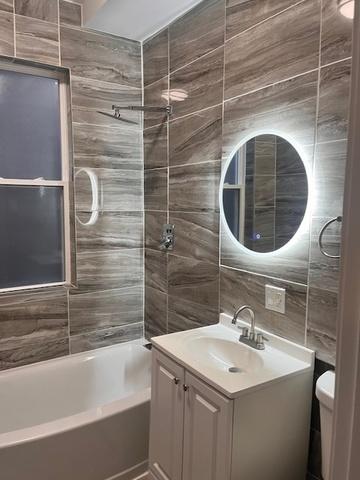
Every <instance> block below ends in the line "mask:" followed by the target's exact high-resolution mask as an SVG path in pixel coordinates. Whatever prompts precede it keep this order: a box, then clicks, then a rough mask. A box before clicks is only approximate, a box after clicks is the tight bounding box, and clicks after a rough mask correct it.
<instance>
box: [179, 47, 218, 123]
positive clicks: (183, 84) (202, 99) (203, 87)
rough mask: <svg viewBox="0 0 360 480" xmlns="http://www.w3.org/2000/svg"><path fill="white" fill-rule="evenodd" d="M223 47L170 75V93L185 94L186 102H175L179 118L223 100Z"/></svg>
mask: <svg viewBox="0 0 360 480" xmlns="http://www.w3.org/2000/svg"><path fill="white" fill-rule="evenodd" d="M223 70H224V50H223V47H221V48H218V49H216V50H214V51H213V52H211V53H209V54H208V55H206V56H205V57H202V58H200V59H198V60H196V61H195V62H193V63H191V64H190V65H187V66H185V67H183V68H181V69H180V70H177V71H176V72H175V73H173V74H172V75H170V92H171V91H172V90H176V91H182V92H184V96H186V98H185V100H183V101H181V102H180V101H179V102H175V101H173V102H172V103H173V106H174V114H173V117H172V118H174V119H175V118H178V117H181V116H184V115H188V114H189V113H193V112H197V111H199V110H202V109H204V108H207V107H211V106H214V105H218V104H220V103H221V102H222V98H223Z"/></svg>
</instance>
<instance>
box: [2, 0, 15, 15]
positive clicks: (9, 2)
mask: <svg viewBox="0 0 360 480" xmlns="http://www.w3.org/2000/svg"><path fill="white" fill-rule="evenodd" d="M0 10H1V11H3V12H9V13H13V12H14V0H0Z"/></svg>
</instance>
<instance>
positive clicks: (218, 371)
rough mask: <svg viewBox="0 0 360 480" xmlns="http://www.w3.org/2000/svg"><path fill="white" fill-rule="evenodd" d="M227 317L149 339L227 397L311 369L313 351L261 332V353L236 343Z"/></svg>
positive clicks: (236, 330)
mask: <svg viewBox="0 0 360 480" xmlns="http://www.w3.org/2000/svg"><path fill="white" fill-rule="evenodd" d="M241 326H248V325H247V324H246V323H244V322H241V321H240V322H238V326H237V327H235V326H234V325H232V324H231V318H230V317H229V316H228V315H224V314H222V315H220V322H219V323H218V324H217V325H211V326H209V327H203V328H196V329H194V330H187V331H185V332H179V333H172V334H170V335H162V336H160V337H154V338H152V342H153V344H154V346H155V347H156V348H158V349H159V350H161V351H162V352H164V353H165V354H166V355H168V356H169V357H172V358H173V359H174V360H175V361H177V362H178V363H179V364H182V365H183V366H184V367H186V369H187V370H189V371H191V372H193V373H194V374H195V375H197V376H199V377H200V378H203V379H204V380H205V381H206V382H207V383H209V384H211V385H213V386H214V387H215V388H217V389H218V390H219V391H221V392H222V393H223V394H224V395H226V396H227V397H229V398H236V397H238V396H240V395H242V394H244V393H245V392H248V391H249V390H252V389H254V388H260V387H261V386H264V385H266V384H268V383H269V382H273V381H276V380H278V379H280V378H285V377H287V376H290V375H297V374H299V373H304V372H305V371H310V370H312V369H313V363H314V352H313V351H311V350H309V349H307V348H305V347H302V346H301V345H297V344H295V343H293V342H290V341H288V340H285V339H283V338H280V337H277V336H275V335H272V334H270V333H268V332H265V331H264V330H261V329H257V331H258V332H262V333H264V335H265V336H266V337H267V338H268V339H269V341H268V342H266V345H265V350H255V349H253V348H251V347H249V346H247V345H244V344H242V343H240V342H239V336H240V331H239V327H241Z"/></svg>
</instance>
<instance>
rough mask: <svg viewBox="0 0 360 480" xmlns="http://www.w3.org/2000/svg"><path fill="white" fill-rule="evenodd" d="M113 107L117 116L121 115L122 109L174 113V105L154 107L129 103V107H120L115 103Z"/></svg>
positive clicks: (168, 114)
mask: <svg viewBox="0 0 360 480" xmlns="http://www.w3.org/2000/svg"><path fill="white" fill-rule="evenodd" d="M112 109H113V110H114V112H115V117H120V111H121V110H131V111H133V112H163V113H166V115H167V116H170V115H172V113H173V106H172V105H166V107H153V106H140V105H129V106H127V107H120V106H119V105H113V106H112Z"/></svg>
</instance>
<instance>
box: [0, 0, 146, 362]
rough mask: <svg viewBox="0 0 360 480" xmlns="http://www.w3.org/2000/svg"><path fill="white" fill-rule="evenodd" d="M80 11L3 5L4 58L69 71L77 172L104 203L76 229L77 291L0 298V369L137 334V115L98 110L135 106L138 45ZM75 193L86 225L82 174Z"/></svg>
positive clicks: (21, 2) (49, 4)
mask: <svg viewBox="0 0 360 480" xmlns="http://www.w3.org/2000/svg"><path fill="white" fill-rule="evenodd" d="M35 3H36V5H35ZM81 13H82V12H81V6H80V5H78V4H76V3H71V2H67V1H63V0H60V1H58V0H37V1H36V2H28V1H26V0H15V2H14V4H13V1H12V0H5V1H0V27H1V28H0V55H5V56H8V57H16V58H18V59H26V60H30V61H35V62H41V63H46V64H50V65H61V66H63V67H67V68H69V69H70V71H71V93H72V120H73V134H74V164H75V174H76V173H78V172H79V171H80V169H81V168H91V169H92V170H93V172H94V173H95V174H96V176H97V177H98V182H99V188H100V189H101V202H102V203H101V210H100V212H99V218H98V220H97V222H96V224H95V225H92V226H82V225H81V224H80V223H79V222H76V227H77V237H76V250H77V265H76V267H77V273H78V288H76V289H71V290H70V291H67V290H66V289H64V288H51V289H39V290H27V291H24V292H22V293H11V294H6V295H1V296H0V369H5V368H10V367H16V366H19V365H24V364H27V363H32V362H35V361H41V360H47V359H50V358H54V357H58V356H62V355H67V354H69V353H76V352H80V351H83V350H90V349H93V348H96V347H101V346H105V345H110V344H112V343H117V342H122V341H126V340H130V339H133V338H138V337H141V336H142V335H143V153H142V118H141V115H139V114H137V113H129V114H127V115H124V117H125V119H126V120H128V122H123V123H121V122H119V121H116V120H114V119H112V118H109V117H106V116H103V115H100V114H99V113H97V112H98V110H100V111H104V112H107V113H111V106H112V104H116V103H124V104H135V105H136V104H138V105H141V102H142V80H141V45H140V44H139V43H138V42H133V41H129V40H125V39H121V38H117V37H113V36H111V35H106V34H99V33H96V32H93V31H90V30H86V29H83V28H82V27H81ZM59 17H60V18H59ZM75 190H76V191H75V195H76V211H77V212H76V214H77V217H78V218H79V219H80V220H81V221H82V222H86V221H87V220H88V219H89V217H90V212H89V210H90V207H91V192H90V191H89V190H90V182H89V180H88V179H87V178H86V176H85V175H83V174H82V173H81V172H80V173H79V174H78V176H77V179H76V189H75Z"/></svg>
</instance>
